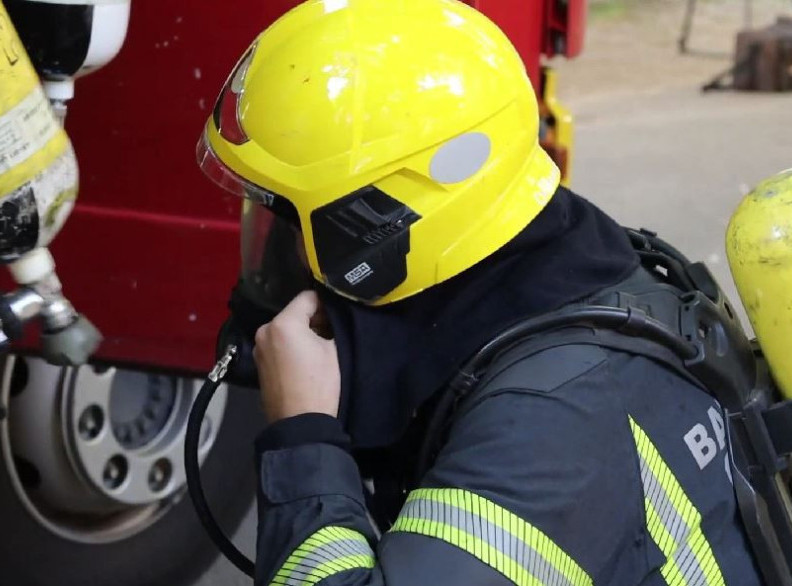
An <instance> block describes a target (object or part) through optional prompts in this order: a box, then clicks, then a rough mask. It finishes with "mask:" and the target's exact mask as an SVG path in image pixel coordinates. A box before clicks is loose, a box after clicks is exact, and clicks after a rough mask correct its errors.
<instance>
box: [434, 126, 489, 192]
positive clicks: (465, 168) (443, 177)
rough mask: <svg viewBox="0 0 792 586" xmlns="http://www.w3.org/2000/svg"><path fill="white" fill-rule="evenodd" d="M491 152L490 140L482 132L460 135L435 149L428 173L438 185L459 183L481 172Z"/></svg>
mask: <svg viewBox="0 0 792 586" xmlns="http://www.w3.org/2000/svg"><path fill="white" fill-rule="evenodd" d="M491 150H492V144H491V143H490V139H489V137H488V136H487V135H486V134H484V133H483V132H468V133H467V134H462V135H460V136H457V137H456V138H452V139H451V140H449V141H448V142H447V143H445V144H444V145H443V146H441V147H440V148H439V149H437V152H436V153H435V154H434V157H432V162H431V163H430V164H429V173H430V175H431V176H432V179H434V180H435V181H437V182H438V183H460V182H462V181H464V180H465V179H470V178H471V177H473V175H475V174H476V173H478V172H479V171H480V170H481V168H482V167H483V166H484V163H486V162H487V159H489V156H490V151H491Z"/></svg>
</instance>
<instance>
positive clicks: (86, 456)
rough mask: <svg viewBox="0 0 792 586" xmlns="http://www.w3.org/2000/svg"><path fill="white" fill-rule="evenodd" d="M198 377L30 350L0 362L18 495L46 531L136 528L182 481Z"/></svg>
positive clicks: (211, 437) (117, 532)
mask: <svg viewBox="0 0 792 586" xmlns="http://www.w3.org/2000/svg"><path fill="white" fill-rule="evenodd" d="M199 383H200V381H198V380H195V379H188V378H180V377H175V376H172V375H166V374H153V373H144V372H136V371H131V370H123V369H117V368H112V367H111V368H106V369H97V368H95V367H92V366H82V367H78V368H61V367H55V366H52V365H49V364H47V363H45V362H44V361H43V360H41V359H38V358H32V357H19V356H8V357H6V358H5V360H4V362H3V364H2V386H0V404H3V405H8V406H9V417H8V418H6V419H5V420H3V421H2V423H0V438H1V439H2V447H3V457H4V459H5V460H6V462H5V465H6V466H7V467H8V469H9V470H10V471H11V472H12V477H13V478H12V480H13V481H14V486H15V489H16V491H17V493H18V496H19V498H20V500H21V501H22V502H23V504H24V505H25V506H26V508H27V509H28V510H29V512H30V513H31V514H32V515H33V516H34V517H35V518H36V519H37V520H38V521H39V522H40V523H42V524H44V525H45V526H47V527H48V528H49V529H50V530H52V531H54V532H56V533H58V534H60V535H62V536H65V537H68V538H70V539H74V540H78V541H90V542H106V541H114V540H117V539H121V538H125V537H128V536H129V535H130V534H133V533H136V532H138V531H141V530H142V529H144V528H145V527H147V526H149V525H150V524H151V523H153V522H154V521H155V520H156V519H157V518H159V516H161V515H162V514H163V513H164V512H165V511H166V510H167V509H168V508H169V507H170V506H171V505H172V504H173V502H174V501H175V500H177V499H178V497H179V496H180V494H181V493H182V492H183V490H184V488H185V482H186V476H185V471H184V459H183V450H184V437H185V432H186V425H187V417H188V415H189V410H190V407H191V405H192V402H193V400H194V398H195V395H196V394H197V391H198V388H199ZM225 404H226V393H225V392H220V393H218V394H217V398H216V400H214V401H213V402H212V404H211V405H210V407H209V410H208V411H207V417H206V419H205V420H204V424H203V428H202V431H201V433H202V437H201V444H200V445H201V448H200V458H201V461H203V460H204V459H205V457H206V456H207V455H208V453H209V451H210V450H211V447H212V445H213V444H214V441H215V439H216V437H217V432H218V431H219V427H220V424H221V421H222V417H223V413H224V410H225Z"/></svg>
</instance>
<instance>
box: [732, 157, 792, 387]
mask: <svg viewBox="0 0 792 586" xmlns="http://www.w3.org/2000/svg"><path fill="white" fill-rule="evenodd" d="M726 251H727V253H728V257H729V266H730V267H731V272H732V275H733V276H734V281H735V283H736V285H737V290H738V291H739V293H740V297H741V299H742V302H743V305H744V306H745V309H746V311H747V312H748V317H749V319H750V320H751V325H753V328H754V331H755V332H756V336H757V338H758V340H759V344H760V345H761V347H762V351H763V352H764V354H765V356H766V357H767V361H768V363H769V365H770V368H771V370H772V372H773V377H774V378H775V381H776V383H777V384H778V386H779V387H780V390H781V392H782V393H783V395H784V396H785V397H786V398H787V399H792V169H789V170H787V171H784V172H783V173H780V174H778V175H776V176H774V177H771V178H769V179H766V180H765V181H763V182H761V183H760V184H759V185H758V186H757V187H756V188H755V189H754V190H753V191H752V192H751V193H750V194H748V196H746V198H745V199H744V200H743V201H742V203H741V204H740V205H739V207H738V208H737V210H736V211H735V212H734V215H733V216H732V218H731V222H730V223H729V228H728V231H727V234H726Z"/></svg>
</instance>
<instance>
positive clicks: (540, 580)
mask: <svg viewBox="0 0 792 586" xmlns="http://www.w3.org/2000/svg"><path fill="white" fill-rule="evenodd" d="M391 532H405V533H417V534H419V535H426V536H428V537H435V538H437V539H441V540H443V541H445V542H446V543H449V544H451V545H453V546H455V547H458V548H460V549H462V550H464V551H466V552H468V553H469V554H471V555H473V556H475V557H476V558H477V559H479V560H480V561H482V562H483V563H485V564H487V565H488V566H490V567H491V568H494V569H495V570H497V571H498V572H500V573H501V574H503V575H504V576H505V577H506V578H508V579H509V580H511V581H512V582H514V583H515V584H517V585H518V586H589V585H591V584H593V582H592V580H591V578H590V577H589V576H588V574H586V572H585V571H583V569H582V568H581V567H580V566H579V565H578V564H577V563H576V562H575V561H574V560H573V559H572V558H571V557H569V556H568V555H567V554H566V553H565V552H564V551H563V550H562V549H561V548H560V547H558V546H557V545H556V544H555V543H554V542H553V541H552V540H551V539H550V538H548V537H547V536H546V535H545V534H544V533H542V532H541V531H540V530H539V529H537V528H536V527H534V526H532V525H530V524H529V523H526V522H525V521H524V520H523V519H521V518H520V517H518V516H517V515H515V514H514V513H512V512H510V511H508V510H506V509H504V508H503V507H500V506H498V505H496V504H495V503H493V502H491V501H489V500H487V499H485V498H483V497H480V496H478V495H477V494H474V493H471V492H468V491H465V490H460V489H452V488H448V489H446V488H442V489H440V488H424V489H420V490H416V491H413V492H412V493H410V496H409V497H408V498H407V502H406V503H405V505H404V508H403V509H402V511H401V514H400V515H399V518H398V519H397V520H396V523H394V525H393V527H392V528H391Z"/></svg>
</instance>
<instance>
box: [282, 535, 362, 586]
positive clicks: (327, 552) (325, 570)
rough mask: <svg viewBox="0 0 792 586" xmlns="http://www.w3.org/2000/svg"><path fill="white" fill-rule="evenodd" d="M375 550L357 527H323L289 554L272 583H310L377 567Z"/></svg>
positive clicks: (296, 585)
mask: <svg viewBox="0 0 792 586" xmlns="http://www.w3.org/2000/svg"><path fill="white" fill-rule="evenodd" d="M374 562H375V560H374V552H373V551H372V550H371V547H369V544H368V542H367V541H366V539H365V538H364V537H363V536H362V535H361V534H360V533H358V532H357V531H352V530H350V529H344V528H343V527H324V528H323V529H320V530H319V531H317V532H316V533H314V534H313V535H311V537H309V538H308V539H306V540H305V541H304V542H303V543H302V544H301V545H300V547H298V548H297V549H296V550H294V552H292V554H291V555H290V556H289V559H287V560H286V562H285V563H284V564H283V566H282V567H281V569H280V570H278V573H277V574H276V575H275V577H274V578H273V579H272V582H270V584H278V585H281V584H282V585H286V586H310V585H312V584H316V583H317V582H319V581H321V580H324V579H325V578H327V577H329V576H332V575H333V574H338V573H339V572H343V571H345V570H354V569H359V568H367V569H370V568H373V567H374Z"/></svg>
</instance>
